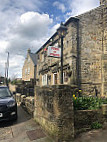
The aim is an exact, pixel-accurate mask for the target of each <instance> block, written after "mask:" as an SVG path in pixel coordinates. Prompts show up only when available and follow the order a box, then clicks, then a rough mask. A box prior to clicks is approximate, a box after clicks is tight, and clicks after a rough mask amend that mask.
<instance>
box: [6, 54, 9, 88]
mask: <svg viewBox="0 0 107 142" xmlns="http://www.w3.org/2000/svg"><path fill="white" fill-rule="evenodd" d="M7 53H8V54H7V62H6V63H5V80H6V85H7V86H8V76H9V52H7Z"/></svg>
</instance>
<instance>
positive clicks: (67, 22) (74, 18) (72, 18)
mask: <svg viewBox="0 0 107 142" xmlns="http://www.w3.org/2000/svg"><path fill="white" fill-rule="evenodd" d="M72 21H74V22H77V21H79V19H78V18H76V17H70V18H69V19H68V20H67V21H66V22H65V23H64V26H67V25H68V24H69V23H70V22H72ZM56 35H57V32H55V33H54V34H53V35H52V36H51V37H50V38H49V39H48V40H47V41H46V42H45V44H43V46H42V47H41V48H40V49H39V50H38V51H37V52H36V54H37V53H39V52H40V51H41V50H42V49H43V48H44V47H45V46H46V45H47V44H48V43H49V42H50V40H51V39H53V38H54V37H55V36H56Z"/></svg>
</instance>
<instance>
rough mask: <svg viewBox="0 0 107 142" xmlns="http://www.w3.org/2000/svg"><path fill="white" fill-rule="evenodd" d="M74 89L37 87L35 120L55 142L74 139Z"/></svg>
mask: <svg viewBox="0 0 107 142" xmlns="http://www.w3.org/2000/svg"><path fill="white" fill-rule="evenodd" d="M73 89H74V88H71V86H68V85H54V86H49V87H35V111H34V119H35V120H36V121H37V122H38V123H39V124H40V125H41V126H42V127H43V128H44V129H45V130H46V131H47V132H48V134H50V135H51V136H52V137H53V138H54V139H55V142H69V141H71V140H72V139H73V138H74V114H73V113H74V112H73V100H72V94H73Z"/></svg>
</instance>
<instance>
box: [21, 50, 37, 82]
mask: <svg viewBox="0 0 107 142" xmlns="http://www.w3.org/2000/svg"><path fill="white" fill-rule="evenodd" d="M36 65H37V60H36V54H35V53H31V50H30V49H28V52H27V57H26V59H25V62H24V65H23V69H22V80H24V81H31V80H34V79H35V78H36Z"/></svg>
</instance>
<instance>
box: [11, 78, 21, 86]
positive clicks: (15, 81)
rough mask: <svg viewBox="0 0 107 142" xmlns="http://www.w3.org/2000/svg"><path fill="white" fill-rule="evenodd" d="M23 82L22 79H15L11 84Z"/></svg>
mask: <svg viewBox="0 0 107 142" xmlns="http://www.w3.org/2000/svg"><path fill="white" fill-rule="evenodd" d="M21 83H22V80H16V79H15V80H13V81H11V84H13V85H17V84H21Z"/></svg>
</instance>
